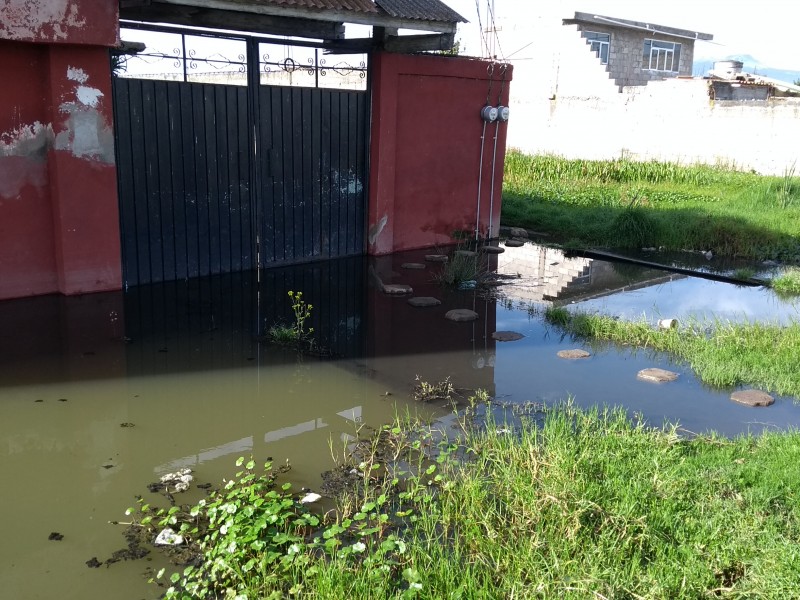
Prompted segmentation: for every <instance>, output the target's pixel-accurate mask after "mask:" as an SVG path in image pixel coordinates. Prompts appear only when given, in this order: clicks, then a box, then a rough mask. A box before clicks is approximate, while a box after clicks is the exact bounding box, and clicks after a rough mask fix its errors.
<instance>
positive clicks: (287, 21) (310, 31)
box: [118, 0, 466, 39]
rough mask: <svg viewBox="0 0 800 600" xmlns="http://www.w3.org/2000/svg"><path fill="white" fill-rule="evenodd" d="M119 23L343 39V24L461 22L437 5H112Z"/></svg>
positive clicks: (382, 1) (235, 0) (214, 0)
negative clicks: (137, 22)
mask: <svg viewBox="0 0 800 600" xmlns="http://www.w3.org/2000/svg"><path fill="white" fill-rule="evenodd" d="M118 1H119V7H120V17H121V18H122V19H127V20H131V21H145V22H155V23H171V24H177V25H190V26H198V27H211V28H216V29H231V30H240V31H252V32H257V33H273V34H276V35H297V36H300V37H312V38H321V39H339V38H341V37H343V31H344V30H343V29H342V28H341V25H342V24H343V23H354V24H361V25H371V26H373V27H383V28H386V29H416V30H422V31H435V32H440V33H448V34H450V33H455V31H456V25H457V23H460V22H466V20H465V19H464V18H463V17H462V16H461V15H459V14H458V13H457V12H455V11H453V10H451V9H450V8H449V7H448V6H447V5H445V4H444V3H443V2H442V1H441V0H118Z"/></svg>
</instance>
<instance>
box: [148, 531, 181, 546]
mask: <svg viewBox="0 0 800 600" xmlns="http://www.w3.org/2000/svg"><path fill="white" fill-rule="evenodd" d="M153 543H154V544H155V545H156V546H180V545H181V544H182V543H183V536H182V535H180V534H178V533H175V532H174V531H173V530H172V528H171V527H165V528H164V529H162V530H161V531H160V532H159V534H158V535H157V536H156V540H155V541H154V542H153Z"/></svg>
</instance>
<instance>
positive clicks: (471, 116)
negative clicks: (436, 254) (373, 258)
mask: <svg viewBox="0 0 800 600" xmlns="http://www.w3.org/2000/svg"><path fill="white" fill-rule="evenodd" d="M372 65H373V104H372V145H371V149H370V160H371V163H370V199H369V206H370V208H369V252H370V254H378V255H379V254H387V253H390V252H396V251H398V250H408V249H414V248H424V247H429V246H434V245H437V244H448V243H452V242H453V238H452V234H453V232H454V231H457V230H466V231H469V232H470V233H471V234H474V231H475V225H476V217H477V213H478V181H479V171H480V164H481V161H480V158H481V145H482V144H483V149H484V155H483V163H482V164H483V176H482V179H481V186H480V187H481V190H480V191H481V194H480V195H481V200H480V225H479V229H480V233H481V235H482V236H485V235H486V234H487V232H488V230H489V221H490V218H489V207H490V204H492V202H491V192H492V155H493V152H494V138H495V134H497V153H496V161H495V168H494V173H495V179H494V202H493V206H492V208H493V210H492V219H491V220H492V232H491V233H492V237H494V236H496V235H497V232H498V227H499V224H500V192H501V187H502V175H503V163H504V160H503V158H504V156H505V147H506V128H507V125H506V124H505V123H502V124H500V125H495V124H489V125H488V126H487V127H486V134H485V137H484V138H483V139H482V132H483V121H482V120H481V118H480V109H481V108H482V107H483V106H485V105H486V103H487V96H488V98H489V103H490V104H491V105H492V106H497V105H498V104H502V105H504V106H508V91H509V85H510V81H511V75H512V68H511V67H510V66H509V67H507V68H506V66H505V65H500V64H492V63H490V62H489V61H483V60H477V59H470V58H463V57H442V56H432V55H411V56H409V55H401V54H388V53H377V54H376V55H375V56H374V57H373V63H372Z"/></svg>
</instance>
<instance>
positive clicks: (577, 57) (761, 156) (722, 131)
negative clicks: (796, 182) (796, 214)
mask: <svg viewBox="0 0 800 600" xmlns="http://www.w3.org/2000/svg"><path fill="white" fill-rule="evenodd" d="M578 5H579V2H569V3H567V2H565V3H564V4H562V3H558V4H557V5H555V4H554V5H537V8H536V10H533V11H531V15H530V18H528V19H527V20H525V21H524V22H523V21H522V20H520V19H515V18H514V16H513V15H509V14H508V13H507V12H506V13H501V14H500V15H499V16H498V18H497V21H496V26H495V29H496V30H497V31H496V34H497V45H498V46H499V47H500V48H502V49H503V51H504V53H503V55H504V56H506V57H507V58H508V59H509V60H510V62H511V63H512V64H513V65H514V97H513V99H512V101H511V111H512V115H513V117H514V118H513V122H512V125H511V128H510V129H509V136H508V144H509V146H511V147H515V148H519V149H520V150H522V151H524V152H527V153H532V154H548V153H549V154H557V155H561V156H565V157H568V158H582V159H597V160H609V159H619V158H622V157H624V158H629V159H633V160H663V161H675V162H682V163H689V164H691V163H695V162H701V163H707V164H726V165H735V166H736V167H737V168H741V169H748V170H749V169H752V170H755V171H757V172H760V173H769V174H782V173H784V172H785V171H786V170H787V169H788V168H791V166H792V165H793V164H795V163H797V162H798V161H800V145H798V144H797V139H798V138H800V99H798V98H789V97H787V98H780V97H776V96H775V95H770V94H769V93H768V90H767V89H766V88H762V89H760V90H754V92H758V93H757V94H756V93H749V94H743V93H742V90H741V88H740V87H733V86H732V85H731V84H727V83H725V84H720V83H714V82H712V81H710V80H708V79H705V78H702V77H700V78H691V77H690V75H691V72H692V71H691V69H692V62H693V56H694V54H695V53H696V52H697V48H698V46H699V45H700V44H709V43H710V41H709V40H710V38H711V35H710V34H706V33H702V32H699V31H696V30H693V29H691V28H690V27H687V26H684V27H683V28H680V29H679V28H676V27H674V26H673V25H672V24H669V23H667V24H659V25H654V24H652V23H644V22H642V21H636V20H633V19H630V18H627V17H628V15H625V14H622V15H620V17H605V16H603V17H600V16H596V15H595V14H594V13H587V12H582V11H580V10H578V11H575V10H573V11H569V12H568V11H567V8H566V7H567V6H569V7H575V8H578ZM631 10H632V11H633V8H632V9H631ZM677 18H678V15H676V19H677ZM680 18H681V20H682V23H685V24H687V25H690V24H691V15H690V14H688V13H687V14H685V15H681V16H680ZM647 40H651V41H650V43H649V45H648V42H647ZM678 44H680V46H678ZM665 45H668V47H664V46H665ZM703 51H704V52H705V53H708V49H707V48H706V49H704V50H703ZM603 62H605V63H606V64H603ZM709 66H710V65H709ZM652 67H655V68H652ZM733 83H734V84H735V85H737V86H739V85H743V84H741V82H733ZM723 88H730V89H729V90H725V93H720V94H719V95H718V91H723ZM756 98H760V99H756Z"/></svg>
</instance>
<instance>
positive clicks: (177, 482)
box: [161, 468, 194, 492]
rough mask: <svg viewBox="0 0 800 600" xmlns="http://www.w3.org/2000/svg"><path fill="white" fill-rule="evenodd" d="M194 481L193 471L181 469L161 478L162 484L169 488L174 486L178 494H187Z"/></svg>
mask: <svg viewBox="0 0 800 600" xmlns="http://www.w3.org/2000/svg"><path fill="white" fill-rule="evenodd" d="M193 480H194V475H192V470H191V469H188V468H187V469H180V470H178V471H175V472H174V473H167V474H166V475H162V476H161V483H163V484H164V485H167V486H170V485H171V486H174V488H175V491H176V492H185V491H186V490H188V489H189V485H190V484H191V483H192V481H193Z"/></svg>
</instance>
